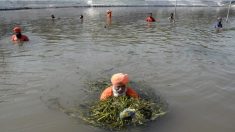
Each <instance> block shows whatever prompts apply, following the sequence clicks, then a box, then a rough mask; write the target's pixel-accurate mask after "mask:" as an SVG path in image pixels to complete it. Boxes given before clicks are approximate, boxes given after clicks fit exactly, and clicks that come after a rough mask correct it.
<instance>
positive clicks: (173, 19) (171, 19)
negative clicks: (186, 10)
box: [168, 13, 175, 23]
mask: <svg viewBox="0 0 235 132" xmlns="http://www.w3.org/2000/svg"><path fill="white" fill-rule="evenodd" d="M168 19H169V20H170V22H171V23H172V22H173V23H175V18H174V13H171V15H170V17H169V18H168Z"/></svg>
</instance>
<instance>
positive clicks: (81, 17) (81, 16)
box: [80, 14, 83, 23]
mask: <svg viewBox="0 0 235 132" xmlns="http://www.w3.org/2000/svg"><path fill="white" fill-rule="evenodd" d="M80 20H81V23H83V15H82V14H81V15H80Z"/></svg>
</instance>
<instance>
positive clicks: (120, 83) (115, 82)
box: [100, 73, 139, 100]
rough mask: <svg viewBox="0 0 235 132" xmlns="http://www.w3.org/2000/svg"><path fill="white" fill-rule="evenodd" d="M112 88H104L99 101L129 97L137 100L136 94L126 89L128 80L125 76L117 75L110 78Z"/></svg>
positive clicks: (128, 88) (122, 74) (130, 89)
mask: <svg viewBox="0 0 235 132" xmlns="http://www.w3.org/2000/svg"><path fill="white" fill-rule="evenodd" d="M111 82H112V86H110V87H108V88H106V89H105V90H104V91H103V92H102V93H101V96H100V100H106V99H108V98H109V97H112V96H114V97H118V96H130V97H133V98H139V95H138V93H137V92H136V91H135V90H133V89H132V88H130V87H128V86H127V84H128V82H129V78H128V75H127V74H124V73H117V74H114V75H113V76H112V78H111Z"/></svg>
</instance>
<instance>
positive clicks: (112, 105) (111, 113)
mask: <svg viewBox="0 0 235 132" xmlns="http://www.w3.org/2000/svg"><path fill="white" fill-rule="evenodd" d="M126 108H128V109H132V110H134V113H135V115H134V116H133V117H131V118H126V119H125V118H121V117H120V113H121V112H122V111H123V110H125V109H126ZM165 114H166V112H165V111H164V110H163V109H162V108H161V106H160V105H158V104H157V103H154V102H153V101H149V100H145V99H134V98H129V97H127V96H121V97H111V98H109V99H107V100H104V101H97V102H95V103H94V105H92V106H91V107H90V111H89V113H88V114H87V115H86V116H83V117H82V119H83V120H85V121H86V122H88V123H90V124H92V125H94V126H99V127H104V128H108V129H112V130H113V129H123V128H125V127H127V126H131V125H134V126H135V125H142V124H144V123H146V122H147V121H150V120H155V119H156V118H158V117H159V116H162V115H165Z"/></svg>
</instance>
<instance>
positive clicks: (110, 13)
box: [106, 9, 112, 18]
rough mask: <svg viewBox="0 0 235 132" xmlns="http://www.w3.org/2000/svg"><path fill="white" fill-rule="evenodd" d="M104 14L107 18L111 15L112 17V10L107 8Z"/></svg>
mask: <svg viewBox="0 0 235 132" xmlns="http://www.w3.org/2000/svg"><path fill="white" fill-rule="evenodd" d="M106 16H107V17H108V18H111V17H112V11H111V10H110V9H108V10H107V11H106Z"/></svg>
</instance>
